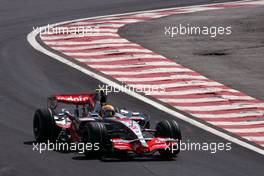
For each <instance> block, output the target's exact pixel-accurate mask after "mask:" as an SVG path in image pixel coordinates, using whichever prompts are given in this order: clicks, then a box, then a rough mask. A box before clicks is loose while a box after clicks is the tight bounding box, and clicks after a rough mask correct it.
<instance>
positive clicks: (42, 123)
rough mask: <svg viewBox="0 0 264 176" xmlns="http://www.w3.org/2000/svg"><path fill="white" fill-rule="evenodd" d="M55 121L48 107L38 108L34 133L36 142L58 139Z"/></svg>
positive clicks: (34, 122)
mask: <svg viewBox="0 0 264 176" xmlns="http://www.w3.org/2000/svg"><path fill="white" fill-rule="evenodd" d="M55 131H56V126H55V121H54V119H53V117H52V115H51V113H50V111H49V110H48V109H38V110H36V112H35V114H34V119H33V133H34V137H35V140H36V142H47V141H48V140H49V141H54V140H55V139H56V134H55V133H56V132H55Z"/></svg>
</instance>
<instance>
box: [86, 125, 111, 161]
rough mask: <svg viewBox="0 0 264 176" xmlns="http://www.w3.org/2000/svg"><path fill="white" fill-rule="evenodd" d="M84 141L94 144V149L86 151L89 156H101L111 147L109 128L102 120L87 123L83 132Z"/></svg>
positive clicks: (87, 143)
mask: <svg viewBox="0 0 264 176" xmlns="http://www.w3.org/2000/svg"><path fill="white" fill-rule="evenodd" d="M82 141H83V142H84V145H88V146H90V145H92V149H90V150H85V152H84V154H85V156H86V157H88V158H94V157H100V156H102V155H103V154H104V153H105V152H107V151H108V150H110V149H111V141H110V139H109V138H108V135H107V129H106V127H105V125H104V124H103V123H100V122H87V123H86V125H85V127H84V130H83V133H82Z"/></svg>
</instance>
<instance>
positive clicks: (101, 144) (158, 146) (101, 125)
mask: <svg viewBox="0 0 264 176" xmlns="http://www.w3.org/2000/svg"><path fill="white" fill-rule="evenodd" d="M103 104H107V103H106V95H104V93H102V92H99V93H88V94H72V95H55V96H51V97H49V98H48V108H47V109H38V110H36V112H35V114H34V120H33V131H34V136H35V140H36V142H47V141H52V142H56V143H57V142H64V143H69V142H74V143H84V144H86V143H91V144H95V143H97V144H98V148H97V150H85V152H84V154H85V155H86V156H87V157H89V156H95V155H96V156H102V155H105V154H108V153H118V152H119V153H133V154H135V155H153V154H154V153H156V152H158V153H159V154H160V156H161V157H163V158H167V159H170V158H174V157H176V156H177V154H178V153H179V151H180V150H179V147H177V150H173V152H172V150H170V149H171V147H174V146H177V145H178V143H179V141H180V140H181V132H180V129H179V126H178V124H177V122H176V121H175V120H162V121H161V122H159V123H157V125H156V128H155V129H150V118H149V116H148V115H146V114H143V113H140V112H133V111H129V110H126V109H121V110H118V109H117V108H116V109H115V113H114V116H112V117H102V116H101V114H100V110H101V107H102V106H103Z"/></svg>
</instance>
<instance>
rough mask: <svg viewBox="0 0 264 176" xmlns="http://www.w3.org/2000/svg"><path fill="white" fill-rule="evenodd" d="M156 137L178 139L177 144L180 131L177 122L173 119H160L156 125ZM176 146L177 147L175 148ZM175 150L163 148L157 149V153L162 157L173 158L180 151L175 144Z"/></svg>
mask: <svg viewBox="0 0 264 176" xmlns="http://www.w3.org/2000/svg"><path fill="white" fill-rule="evenodd" d="M155 136H156V137H164V138H173V139H175V140H177V141H178V144H179V142H180V140H181V138H182V137H181V131H180V128H179V125H178V123H177V122H176V121H175V120H162V121H161V122H159V123H158V124H157V126H156V133H155ZM176 147H177V148H176ZM175 149H177V150H173V151H171V150H169V149H163V150H159V153H160V155H161V156H162V157H164V158H168V159H169V158H175V157H176V156H177V154H178V153H179V152H180V147H179V145H178V146H175Z"/></svg>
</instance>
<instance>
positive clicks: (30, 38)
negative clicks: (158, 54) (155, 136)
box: [27, 1, 264, 155]
mask: <svg viewBox="0 0 264 176" xmlns="http://www.w3.org/2000/svg"><path fill="white" fill-rule="evenodd" d="M242 2H248V1H240V3H242ZM254 2H256V1H254ZM235 3H238V2H231V3H230V2H228V3H221V4H235ZM216 4H219V3H216ZM207 5H208V4H207ZM210 5H213V4H210ZM203 6H206V5H198V6H189V7H188V8H189V9H191V8H195V7H203ZM185 8H187V7H185ZM169 9H181V8H180V7H179V8H168V9H159V10H150V11H140V12H132V13H123V14H115V15H106V16H97V17H91V18H83V19H77V20H72V21H64V22H61V23H56V24H53V25H52V26H57V25H62V24H67V23H71V22H77V21H80V20H88V19H98V18H103V17H115V16H120V15H136V14H140V13H153V12H159V11H161V10H169ZM38 34H39V32H36V31H32V32H31V33H29V34H28V36H27V40H28V42H29V43H30V44H31V45H32V47H34V48H35V49H36V50H38V51H40V52H42V53H44V54H46V55H48V56H50V57H52V58H54V59H56V60H58V61H60V62H62V63H64V64H67V65H69V66H71V67H73V68H75V69H77V70H79V71H81V72H83V73H84V74H87V75H89V76H91V77H93V78H95V79H98V80H100V81H101V82H103V83H105V84H108V85H111V86H113V87H116V88H118V87H120V86H121V85H118V84H117V83H115V82H113V81H111V80H109V79H107V78H105V77H103V76H101V75H99V74H97V73H95V72H92V71H89V70H88V69H86V68H84V67H81V66H79V65H77V64H75V63H73V62H71V61H69V60H67V59H65V58H63V57H61V56H60V55H58V54H55V53H53V52H51V51H49V50H47V49H45V48H44V47H42V46H41V45H40V44H39V43H38V42H37V41H36V36H37V35H38ZM102 43H105V41H102ZM126 94H128V95H131V96H133V97H135V98H137V99H139V100H141V101H144V102H145V103H147V104H150V105H152V106H153V107H155V108H157V109H159V110H162V111H164V112H167V113H168V114H171V115H172V116H175V117H177V118H180V119H182V120H184V121H186V122H189V123H190V124H193V125H195V126H197V127H199V128H201V129H204V130H206V131H208V132H210V133H213V134H215V135H217V136H220V137H222V138H224V139H226V140H229V141H232V142H234V143H236V144H239V145H241V146H244V147H246V148H248V149H250V150H252V151H255V152H257V153H260V154H262V155H264V150H263V149H260V148H258V147H256V146H254V145H251V144H249V143H247V142H245V141H242V140H240V139H238V138H235V137H232V136H230V135H228V134H226V133H223V132H221V131H219V130H216V129H215V128H212V127H210V126H207V125H205V124H203V123H200V122H198V121H196V120H194V119H192V118H189V117H187V116H185V115H183V114H181V113H179V112H177V111H175V110H172V109H170V108H168V107H166V106H164V105H162V104H160V103H158V102H156V101H153V100H151V99H149V98H147V97H144V96H142V95H140V94H138V93H136V92H133V91H131V90H129V89H126Z"/></svg>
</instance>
